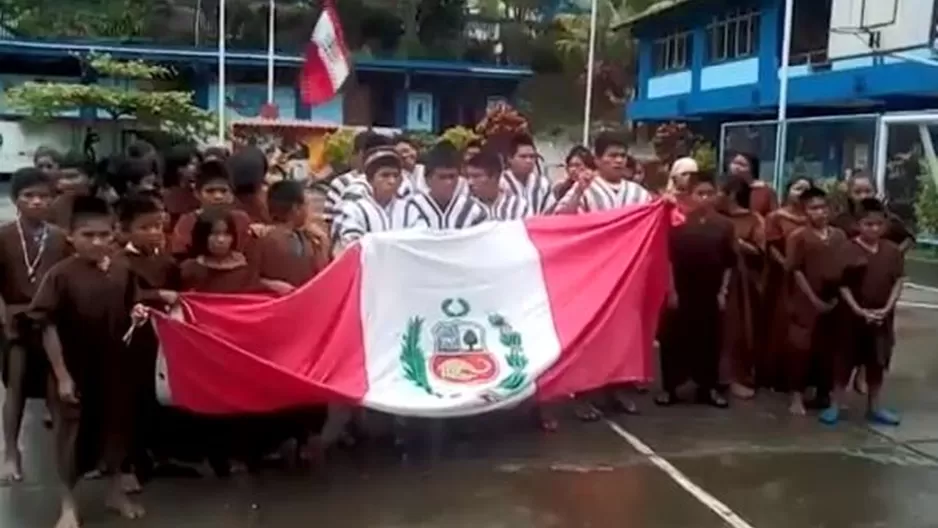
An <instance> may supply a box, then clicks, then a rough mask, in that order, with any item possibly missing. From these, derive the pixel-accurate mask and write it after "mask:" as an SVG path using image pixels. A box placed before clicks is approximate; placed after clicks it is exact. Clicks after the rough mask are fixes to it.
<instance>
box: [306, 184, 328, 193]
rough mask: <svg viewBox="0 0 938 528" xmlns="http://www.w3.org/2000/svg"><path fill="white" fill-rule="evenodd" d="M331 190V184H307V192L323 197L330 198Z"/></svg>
mask: <svg viewBox="0 0 938 528" xmlns="http://www.w3.org/2000/svg"><path fill="white" fill-rule="evenodd" d="M329 189H330V187H329V184H328V183H326V182H324V181H314V182H312V183H308V184H306V190H307V191H310V192H314V193H319V194H321V195H323V196H329Z"/></svg>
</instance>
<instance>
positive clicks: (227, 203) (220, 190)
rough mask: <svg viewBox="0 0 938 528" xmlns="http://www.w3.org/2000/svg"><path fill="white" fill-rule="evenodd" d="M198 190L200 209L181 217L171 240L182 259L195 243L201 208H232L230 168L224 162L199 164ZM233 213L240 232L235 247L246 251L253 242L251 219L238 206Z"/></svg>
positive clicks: (177, 254)
mask: <svg viewBox="0 0 938 528" xmlns="http://www.w3.org/2000/svg"><path fill="white" fill-rule="evenodd" d="M195 189H196V196H197V197H198V199H199V204H200V207H199V209H198V210H195V211H192V212H190V213H186V214H184V215H182V216H181V217H179V221H178V222H177V223H176V227H175V228H174V229H173V236H172V239H171V240H170V245H169V250H170V253H171V254H172V255H173V256H176V257H180V258H186V257H187V256H188V253H189V251H190V249H191V245H192V228H193V227H194V226H195V222H196V220H197V219H198V217H199V214H200V213H201V212H202V209H204V208H206V207H232V204H233V203H234V193H233V189H232V185H231V179H230V178H229V177H228V171H227V170H226V169H225V164H224V162H222V161H207V162H205V163H203V164H202V166H201V167H199V172H198V174H196V177H195ZM231 213H232V218H233V219H234V222H235V225H236V227H237V233H238V237H237V240H238V247H237V248H236V249H237V250H238V251H240V252H244V251H245V249H246V248H247V247H248V245H249V243H250V241H251V239H250V233H251V218H250V217H249V216H248V215H247V213H245V212H244V211H241V210H238V209H234V210H232V212H231Z"/></svg>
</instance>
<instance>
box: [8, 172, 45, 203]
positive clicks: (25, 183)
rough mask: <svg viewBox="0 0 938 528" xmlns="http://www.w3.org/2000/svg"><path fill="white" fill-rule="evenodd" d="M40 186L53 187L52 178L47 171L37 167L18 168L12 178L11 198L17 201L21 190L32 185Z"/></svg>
mask: <svg viewBox="0 0 938 528" xmlns="http://www.w3.org/2000/svg"><path fill="white" fill-rule="evenodd" d="M40 186H43V187H48V188H49V189H50V190H51V189H52V179H51V178H49V177H48V176H46V173H45V172H43V171H41V170H39V169H37V168H36V167H23V168H22V169H17V171H16V172H14V173H13V176H12V177H11V178H10V198H12V199H13V200H14V201H15V200H16V199H17V198H18V197H19V195H20V193H21V192H23V191H25V190H26V189H29V188H30V187H40Z"/></svg>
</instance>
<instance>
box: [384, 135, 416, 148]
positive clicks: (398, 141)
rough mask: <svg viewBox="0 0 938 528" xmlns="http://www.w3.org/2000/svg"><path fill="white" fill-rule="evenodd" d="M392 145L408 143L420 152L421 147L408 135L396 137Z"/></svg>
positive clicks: (392, 139)
mask: <svg viewBox="0 0 938 528" xmlns="http://www.w3.org/2000/svg"><path fill="white" fill-rule="evenodd" d="M391 143H393V144H394V145H399V144H401V143H407V144H408V145H410V146H411V147H414V148H415V149H417V150H420V148H419V146H418V145H417V142H416V141H414V139H413V138H412V137H410V136H408V135H407V134H398V135H396V136H394V137H393V138H391Z"/></svg>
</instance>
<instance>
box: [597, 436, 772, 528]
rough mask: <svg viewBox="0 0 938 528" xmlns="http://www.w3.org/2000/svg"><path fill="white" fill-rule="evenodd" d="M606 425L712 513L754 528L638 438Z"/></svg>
mask: <svg viewBox="0 0 938 528" xmlns="http://www.w3.org/2000/svg"><path fill="white" fill-rule="evenodd" d="M606 424H607V425H608V426H609V427H610V428H611V429H612V431H613V432H614V433H616V434H617V435H619V436H620V437H622V439H623V440H625V441H626V442H628V443H629V444H630V445H631V446H632V447H633V448H634V449H635V450H636V451H638V452H639V453H641V454H642V455H643V456H644V457H645V458H647V459H648V461H649V462H651V463H652V464H654V465H655V466H657V467H658V469H660V470H661V471H664V472H665V473H667V474H668V476H669V477H671V480H673V481H674V482H677V484H678V485H679V486H681V487H682V488H684V489H685V490H686V491H687V492H688V493H690V494H691V495H693V496H694V498H695V499H697V500H698V501H700V502H701V503H702V504H703V505H704V506H706V507H707V508H710V511H712V512H713V513H715V514H717V515H718V516H719V517H720V518H721V519H723V521H724V522H725V523H726V524H728V525H729V526H731V527H732V528H754V527H753V526H752V525H751V524H749V523H748V522H746V520H745V519H743V518H742V517H740V516H739V515H737V514H736V512H734V511H733V510H731V509H730V508H729V506H727V505H726V504H723V503H722V502H720V500H719V499H717V498H716V497H714V496H713V495H710V494H709V493H707V492H706V490H704V489H703V488H701V487H700V486H698V485H696V484H694V483H693V482H691V480H690V479H689V478H687V475H685V474H683V473H681V472H680V470H678V469H677V468H676V467H674V466H672V465H671V463H670V462H668V461H667V460H665V459H663V458H661V457H660V456H658V454H657V453H655V452H654V451H652V449H651V448H650V447H648V446H647V445H646V444H645V442H642V441H641V440H639V439H638V437H636V436H635V435H633V434H632V433H630V432H628V431H626V430H625V429H624V428H623V427H622V426H621V425H619V424H617V423H615V422H613V421H612V420H606Z"/></svg>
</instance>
